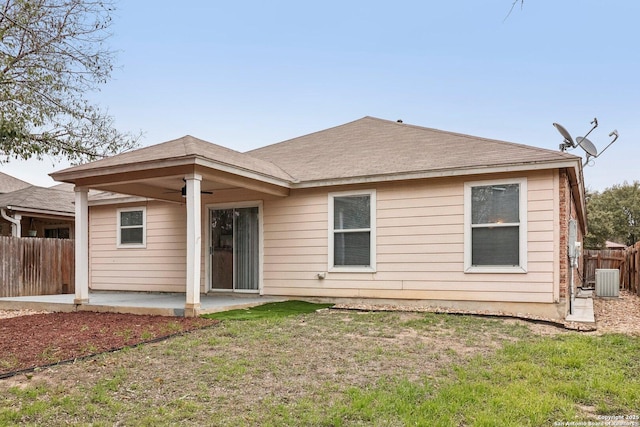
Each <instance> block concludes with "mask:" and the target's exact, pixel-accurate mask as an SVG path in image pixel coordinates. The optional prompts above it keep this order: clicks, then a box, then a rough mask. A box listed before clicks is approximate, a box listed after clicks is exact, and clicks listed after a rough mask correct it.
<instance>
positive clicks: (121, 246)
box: [116, 243, 147, 249]
mask: <svg viewBox="0 0 640 427" xmlns="http://www.w3.org/2000/svg"><path fill="white" fill-rule="evenodd" d="M116 248H118V249H146V248H147V245H145V244H137V243H131V244H118V245H116Z"/></svg>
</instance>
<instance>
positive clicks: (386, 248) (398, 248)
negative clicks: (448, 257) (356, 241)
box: [378, 239, 464, 259]
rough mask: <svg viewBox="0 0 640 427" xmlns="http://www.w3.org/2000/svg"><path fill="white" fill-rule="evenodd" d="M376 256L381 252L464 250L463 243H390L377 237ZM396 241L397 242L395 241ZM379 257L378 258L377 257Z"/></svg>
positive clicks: (419, 252) (445, 251)
mask: <svg viewBox="0 0 640 427" xmlns="http://www.w3.org/2000/svg"><path fill="white" fill-rule="evenodd" d="M378 243H379V247H378V256H380V255H381V254H423V255H433V254H450V253H455V254H460V255H462V252H463V251H464V244H463V243H462V242H460V243H440V244H412V243H405V244H401V243H400V244H390V241H386V242H385V243H384V244H383V243H382V242H380V239H378ZM396 243H397V242H396ZM378 259H379V258H378Z"/></svg>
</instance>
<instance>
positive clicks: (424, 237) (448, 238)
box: [376, 227, 464, 250]
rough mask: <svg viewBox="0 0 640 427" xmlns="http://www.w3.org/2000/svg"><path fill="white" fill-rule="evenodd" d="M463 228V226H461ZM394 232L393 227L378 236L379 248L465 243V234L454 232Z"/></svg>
mask: <svg viewBox="0 0 640 427" xmlns="http://www.w3.org/2000/svg"><path fill="white" fill-rule="evenodd" d="M460 229H462V227H460ZM400 231H402V234H394V230H393V229H386V230H385V234H384V235H382V236H381V235H380V233H379V232H378V235H377V236H376V240H377V242H378V250H381V249H382V248H383V247H386V246H389V247H391V246H402V245H420V244H424V245H429V244H434V245H447V244H463V242H464V234H462V233H452V234H409V235H407V234H406V233H404V230H400Z"/></svg>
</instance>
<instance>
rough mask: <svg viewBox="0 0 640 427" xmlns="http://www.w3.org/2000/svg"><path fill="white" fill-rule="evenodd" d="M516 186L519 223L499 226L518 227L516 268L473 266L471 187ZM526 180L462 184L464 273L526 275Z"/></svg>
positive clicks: (515, 179)
mask: <svg viewBox="0 0 640 427" xmlns="http://www.w3.org/2000/svg"><path fill="white" fill-rule="evenodd" d="M505 184H518V185H519V186H520V190H519V196H520V197H519V200H518V208H519V216H520V222H519V223H508V224H501V226H515V225H517V226H518V227H519V236H518V238H519V242H518V243H519V250H520V254H519V259H520V265H518V266H500V265H484V266H477V265H476V266H474V265H472V264H471V260H472V257H471V256H472V253H471V251H472V245H471V231H472V228H473V224H472V223H471V208H472V206H471V204H472V198H471V190H472V188H473V187H485V186H490V185H505ZM527 194H528V193H527V179H526V178H514V179H500V180H487V181H472V182H465V183H464V272H465V273H526V272H527Z"/></svg>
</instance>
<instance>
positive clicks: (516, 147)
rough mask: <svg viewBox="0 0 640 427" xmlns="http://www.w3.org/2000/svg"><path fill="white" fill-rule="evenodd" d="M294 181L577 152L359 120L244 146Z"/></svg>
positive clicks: (547, 158) (528, 160) (548, 158)
mask: <svg viewBox="0 0 640 427" xmlns="http://www.w3.org/2000/svg"><path fill="white" fill-rule="evenodd" d="M247 154H249V155H251V156H253V157H257V158H260V159H263V160H267V161H270V162H273V163H275V164H277V165H278V166H280V167H281V168H282V169H284V170H285V171H286V172H287V173H288V174H289V175H291V176H293V177H295V178H296V179H297V180H298V181H299V182H310V181H327V180H335V179H345V178H354V177H372V176H384V175H407V174H415V173H422V172H431V173H433V172H445V171H455V170H462V169H487V168H490V167H496V166H512V165H524V164H535V163H549V162H562V161H566V160H575V159H576V158H577V157H576V156H574V155H572V154H568V153H563V152H559V151H552V150H546V149H542V148H536V147H530V146H526V145H521V144H514V143H510V142H504V141H497V140H493V139H487V138H480V137H477V136H470V135H463V134H459V133H454V132H445V131H441V130H436V129H429V128H425V127H420V126H414V125H410V124H404V123H399V122H393V121H388V120H381V119H377V118H374V117H364V118H362V119H359V120H356V121H353V122H350V123H347V124H344V125H341V126H337V127H334V128H330V129H326V130H322V131H319V132H315V133H312V134H309V135H305V136H301V137H298V138H294V139H290V140H288V141H284V142H281V143H278V144H274V145H269V146H267V147H264V148H259V149H257V150H253V151H249V152H248V153H247Z"/></svg>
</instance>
